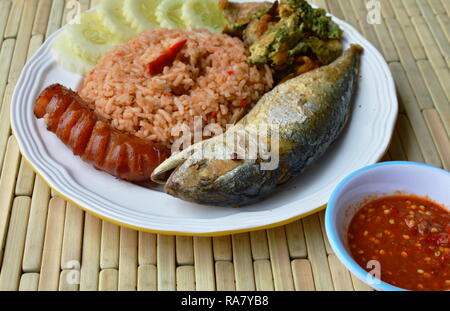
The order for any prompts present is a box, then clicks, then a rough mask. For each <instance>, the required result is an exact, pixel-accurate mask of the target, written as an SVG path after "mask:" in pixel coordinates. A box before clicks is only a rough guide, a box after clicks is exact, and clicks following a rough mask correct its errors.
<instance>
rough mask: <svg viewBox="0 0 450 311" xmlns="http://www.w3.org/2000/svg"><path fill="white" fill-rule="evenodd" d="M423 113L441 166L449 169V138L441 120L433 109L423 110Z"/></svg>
mask: <svg viewBox="0 0 450 311" xmlns="http://www.w3.org/2000/svg"><path fill="white" fill-rule="evenodd" d="M423 115H424V117H425V121H426V122H427V125H428V127H429V128H430V132H431V136H432V137H433V140H434V143H435V145H436V147H437V149H438V152H439V155H440V157H441V159H442V165H443V168H444V169H446V170H450V140H449V138H448V137H449V136H448V134H447V133H446V132H445V128H444V125H443V123H442V120H441V118H440V117H439V114H438V112H437V111H436V110H434V109H427V110H424V111H423Z"/></svg>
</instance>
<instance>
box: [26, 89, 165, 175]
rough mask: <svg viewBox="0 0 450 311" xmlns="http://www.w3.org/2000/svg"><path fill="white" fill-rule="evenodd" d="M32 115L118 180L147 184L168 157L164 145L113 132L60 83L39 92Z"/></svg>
mask: <svg viewBox="0 0 450 311" xmlns="http://www.w3.org/2000/svg"><path fill="white" fill-rule="evenodd" d="M34 114H35V116H36V117H37V118H39V119H40V118H44V119H45V122H46V124H47V129H48V130H49V131H51V132H53V133H55V134H56V135H57V136H58V137H59V139H61V141H62V142H63V143H64V144H66V145H67V146H68V147H70V148H71V149H72V151H73V153H74V154H75V155H77V156H80V157H81V158H82V159H83V160H84V161H85V162H87V163H90V164H92V165H93V166H94V167H95V168H96V169H98V170H102V171H105V172H107V173H109V174H111V175H113V176H115V177H118V178H120V179H124V180H127V181H132V182H140V181H148V180H150V176H151V174H152V172H153V170H154V169H155V168H156V167H157V166H158V165H159V164H160V163H161V162H163V161H164V160H165V159H166V158H167V157H169V155H170V151H169V149H168V148H167V147H166V146H163V145H161V144H157V143H153V142H150V141H147V140H144V139H140V138H137V137H135V136H131V135H128V134H125V133H122V132H120V131H118V130H116V129H114V128H113V127H111V125H109V124H108V123H107V122H105V121H104V120H102V118H100V117H99V116H98V115H97V114H96V113H95V112H94V111H93V110H92V109H91V108H89V106H88V104H87V103H86V102H85V101H84V100H83V99H82V98H81V97H79V96H78V94H76V93H75V92H73V91H72V90H69V89H67V88H65V87H64V86H62V85H60V84H53V85H51V86H49V87H48V88H47V89H45V90H44V91H43V92H42V93H41V95H40V96H39V98H38V99H37V100H36V104H35V107H34Z"/></svg>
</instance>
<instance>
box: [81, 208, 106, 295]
mask: <svg viewBox="0 0 450 311" xmlns="http://www.w3.org/2000/svg"><path fill="white" fill-rule="evenodd" d="M101 232H102V222H101V220H100V219H98V218H97V217H95V216H93V215H91V214H88V213H85V217H84V237H83V252H82V259H81V263H82V264H81V271H80V272H81V273H80V291H96V290H98V288H99V269H100V244H101Z"/></svg>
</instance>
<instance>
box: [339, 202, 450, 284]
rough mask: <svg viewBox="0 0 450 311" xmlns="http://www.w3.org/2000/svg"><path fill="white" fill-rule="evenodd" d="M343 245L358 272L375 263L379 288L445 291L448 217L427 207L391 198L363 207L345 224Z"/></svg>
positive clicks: (449, 277) (449, 262)
mask: <svg viewBox="0 0 450 311" xmlns="http://www.w3.org/2000/svg"><path fill="white" fill-rule="evenodd" d="M348 243H349V246H350V250H351V253H352V255H353V258H354V259H355V260H356V262H357V263H358V264H359V265H360V266H361V267H363V268H364V269H366V265H367V263H368V262H369V261H371V260H377V261H379V263H380V266H381V279H382V280H383V281H384V282H387V283H389V284H392V285H395V286H397V287H401V288H405V289H410V290H449V289H450V213H449V211H447V210H445V209H444V208H443V207H441V206H440V205H438V204H436V203H433V202H432V201H429V200H427V199H423V198H420V197H416V196H391V197H384V198H380V199H377V200H375V201H372V202H370V203H367V204H365V205H364V206H363V207H362V208H361V209H360V210H359V211H358V212H357V213H356V215H355V216H354V217H353V219H352V221H351V223H350V227H349V231H348ZM366 270H368V269H366Z"/></svg>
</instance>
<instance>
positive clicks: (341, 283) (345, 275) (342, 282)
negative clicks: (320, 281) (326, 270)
mask: <svg viewBox="0 0 450 311" xmlns="http://www.w3.org/2000/svg"><path fill="white" fill-rule="evenodd" d="M328 263H329V265H330V271H331V276H332V278H333V284H334V288H335V289H336V290H337V291H352V290H353V284H352V279H351V277H350V273H349V272H348V270H347V269H346V268H345V267H344V265H343V264H342V263H341V262H340V261H339V259H338V258H337V257H336V255H329V256H328Z"/></svg>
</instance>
